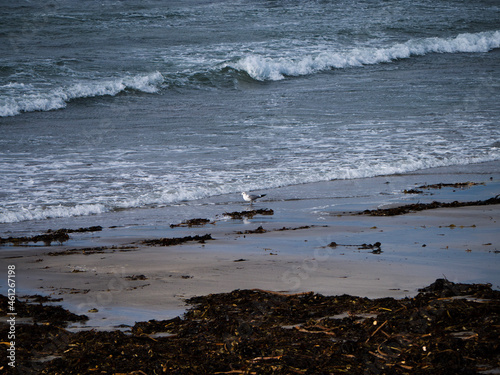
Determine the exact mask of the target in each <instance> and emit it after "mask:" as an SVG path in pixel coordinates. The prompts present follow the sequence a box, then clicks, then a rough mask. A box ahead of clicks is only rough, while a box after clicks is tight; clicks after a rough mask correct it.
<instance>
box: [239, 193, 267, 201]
mask: <svg viewBox="0 0 500 375" xmlns="http://www.w3.org/2000/svg"><path fill="white" fill-rule="evenodd" d="M241 195H242V196H243V199H244V200H246V201H247V202H250V204H252V203H253V202H254V201H255V200H257V199H259V198H262V197H265V196H266V194H248V193H245V192H243V193H241Z"/></svg>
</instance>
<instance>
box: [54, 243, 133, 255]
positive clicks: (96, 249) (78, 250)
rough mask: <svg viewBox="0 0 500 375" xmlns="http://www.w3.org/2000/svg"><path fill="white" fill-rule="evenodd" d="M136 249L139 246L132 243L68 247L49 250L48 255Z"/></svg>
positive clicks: (87, 253) (101, 252)
mask: <svg viewBox="0 0 500 375" xmlns="http://www.w3.org/2000/svg"><path fill="white" fill-rule="evenodd" d="M136 249H137V246H132V245H124V246H116V245H113V246H97V247H83V248H75V249H68V250H63V251H51V252H48V253H47V255H49V256H60V255H74V254H83V255H91V254H104V253H114V252H116V251H120V252H125V251H134V250H136Z"/></svg>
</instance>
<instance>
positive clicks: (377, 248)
mask: <svg viewBox="0 0 500 375" xmlns="http://www.w3.org/2000/svg"><path fill="white" fill-rule="evenodd" d="M327 246H328V247H331V248H332V249H335V248H336V247H338V246H343V247H356V248H357V249H358V250H371V252H372V253H373V254H381V253H382V244H381V243H380V242H375V243H374V244H371V243H370V244H366V243H364V244H361V245H341V244H338V243H336V242H335V241H332V242H330V243H329V244H328V245H327Z"/></svg>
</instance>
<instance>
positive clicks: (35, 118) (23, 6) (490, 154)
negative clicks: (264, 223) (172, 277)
mask: <svg viewBox="0 0 500 375" xmlns="http://www.w3.org/2000/svg"><path fill="white" fill-rule="evenodd" d="M499 99H500V3H499V2H498V1H496V0H478V1H465V0H432V1H430V0H411V1H410V0H398V1H396V0H365V1H345V0H335V1H333V0H331V1H330V0H321V1H320V0H316V1H312V0H311V1H298V0H252V1H250V0H239V1H216V0H187V1H186V0H185V1H174V0H170V1H158V0H145V1H132V0H129V1H115V0H102V1H89V2H78V1H72V0H54V1H48V2H36V1H26V0H19V1H16V2H6V1H3V2H2V11H1V13H0V177H1V178H0V224H2V225H6V224H12V223H21V225H22V223H25V224H26V225H27V226H29V225H30V223H34V222H42V223H43V222H44V221H45V220H48V219H52V218H70V217H82V216H90V215H94V216H95V215H102V214H109V213H113V212H123V211H127V210H131V209H137V208H139V209H153V208H158V207H167V208H168V207H170V206H175V205H179V204H181V203H182V204H189V202H194V201H196V200H199V199H206V198H210V197H225V196H230V195H232V194H235V193H238V192H241V191H267V190H269V189H274V188H280V187H287V186H295V185H300V184H306V183H314V182H322V181H330V180H344V179H359V178H370V177H376V176H383V175H396V174H404V173H411V172H414V171H419V170H424V169H426V168H432V167H447V166H457V165H460V166H464V167H467V166H468V165H472V164H475V163H481V162H488V161H495V160H499V159H500V126H499V125H500V124H499V121H500V105H499V102H500V101H499ZM346 194H349V192H342V195H343V196H345V195H346ZM351 194H356V192H352V193H351ZM219 199H222V200H224V198H219ZM228 199H229V198H228ZM231 199H232V198H231Z"/></svg>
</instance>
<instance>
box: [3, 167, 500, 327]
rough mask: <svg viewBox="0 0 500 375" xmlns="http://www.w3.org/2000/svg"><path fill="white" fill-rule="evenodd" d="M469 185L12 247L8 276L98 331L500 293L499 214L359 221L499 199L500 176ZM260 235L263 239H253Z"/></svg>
mask: <svg viewBox="0 0 500 375" xmlns="http://www.w3.org/2000/svg"><path fill="white" fill-rule="evenodd" d="M440 177H441V179H443V178H444V177H443V176H439V175H438V176H436V175H434V179H439V178H440ZM470 177H471V176H459V177H458V176H457V175H455V176H454V178H455V182H464V181H471V178H470ZM398 178H399V177H397V176H396V177H393V178H390V177H388V178H385V179H384V178H381V179H380V181H377V180H376V179H368V180H365V182H366V181H369V182H371V183H372V184H373V188H374V189H381V188H382V187H383V186H384V185H387V184H386V183H384V182H382V181H383V180H387V181H391V182H392V183H393V186H394V185H395V184H397V183H398ZM451 178H453V177H449V179H451ZM412 179H413V180H414V181H412ZM422 179H423V177H422V176H406V177H405V183H400V184H401V186H407V187H408V188H411V187H412V186H415V184H418V183H419V182H420V181H421V180H422ZM425 179H431V177H429V176H426V177H425ZM472 181H473V182H475V183H477V184H478V185H475V186H469V187H467V188H441V189H437V188H434V189H428V190H426V191H425V192H424V194H420V195H419V196H418V197H417V196H414V195H411V196H410V195H404V196H403V195H401V196H399V197H404V198H403V199H401V198H399V199H395V198H394V197H391V199H390V200H387V199H386V197H385V196H383V195H381V196H382V197H383V202H382V203H383V204H380V202H376V201H375V200H373V201H371V202H369V204H366V205H360V206H359V207H358V206H357V205H355V204H352V202H351V203H350V204H345V205H342V204H332V201H335V202H336V203H338V199H337V200H333V199H331V198H329V197H328V194H329V193H328V191H327V190H328V189H332V185H336V184H338V183H339V182H331V183H330V184H328V183H324V184H319V185H318V184H316V185H315V186H314V187H315V188H317V189H318V191H320V192H322V194H317V196H320V198H318V199H278V198H276V197H277V196H280V194H284V192H283V191H281V192H280V191H276V193H275V195H274V198H273V194H272V193H270V194H268V195H269V197H266V198H268V199H267V200H262V201H261V202H258V203H257V204H255V205H254V207H253V208H255V209H257V208H270V209H272V210H273V211H274V215H256V216H254V217H253V218H245V219H230V218H228V217H225V216H224V215H223V213H224V212H226V211H231V209H232V208H235V207H236V208H238V207H239V208H240V210H248V209H250V207H248V206H243V205H242V204H241V203H237V204H234V205H233V206H230V205H218V204H213V205H210V209H211V210H212V211H211V212H212V213H214V212H218V213H216V214H212V216H211V217H210V223H209V224H205V225H202V226H193V227H185V226H180V227H174V228H170V225H169V224H170V223H162V224H161V225H160V224H159V225H156V226H151V225H149V226H147V227H141V226H137V225H130V226H127V225H122V226H113V227H111V226H104V229H103V231H102V232H91V233H81V234H80V233H78V234H72V235H70V237H71V238H72V239H71V240H70V241H68V242H67V243H65V244H64V245H56V244H53V245H52V246H42V245H40V244H37V246H31V247H23V248H19V247H12V246H4V247H3V248H2V249H1V259H2V260H1V262H2V264H4V265H5V266H4V267H2V268H5V269H6V265H7V264H15V265H16V270H17V272H16V277H17V286H18V291H19V295H22V294H43V295H51V296H53V297H58V298H63V300H62V301H61V302H59V303H60V304H62V305H63V306H64V307H66V308H68V309H70V310H71V311H72V312H74V313H76V314H86V315H87V316H89V318H90V320H89V321H88V322H87V323H86V324H85V326H84V327H86V328H100V329H110V328H113V327H117V326H118V325H122V324H125V325H133V324H134V323H135V322H137V321H147V320H149V319H168V318H172V317H175V316H178V315H181V314H182V313H183V312H184V310H185V308H186V306H185V302H184V301H185V300H186V299H187V298H190V297H194V296H200V295H207V294H210V293H220V292H230V291H232V290H235V289H256V288H257V289H263V290H270V291H279V292H286V293H297V292H306V291H313V292H316V293H321V294H324V295H341V294H350V295H354V296H362V297H365V296H366V297H369V298H377V297H395V298H403V297H406V296H414V295H416V294H417V292H418V291H417V290H418V288H421V287H423V286H425V285H428V284H430V283H431V282H433V281H434V280H435V279H437V278H443V277H445V278H446V279H448V280H450V281H452V282H461V283H491V284H492V286H493V288H494V289H500V275H499V274H498V266H499V265H500V258H499V257H500V254H499V251H500V241H499V240H500V234H499V231H498V227H499V222H500V221H499V220H500V205H488V206H471V207H459V208H440V209H433V210H424V211H420V212H414V213H408V214H405V215H399V216H387V217H385V216H382V217H374V216H368V215H360V214H359V212H360V211H362V210H363V209H365V208H366V207H370V208H376V207H380V206H384V205H387V204H390V205H391V206H394V205H402V204H406V203H407V201H408V200H410V201H415V200H418V201H432V200H439V201H453V200H476V198H477V199H482V198H486V199H487V198H490V197H492V196H495V195H496V194H498V193H499V192H498V191H497V190H498V187H499V186H500V178H499V176H498V174H497V173H496V172H495V173H489V174H484V175H477V176H474V179H473V180H472ZM353 183H356V182H352V181H351V182H346V184H353ZM398 187H399V185H398ZM299 188H300V187H299ZM299 188H296V189H299ZM302 188H304V189H305V188H306V187H305V186H304V187H302ZM309 188H310V187H309ZM284 191H285V192H286V189H284ZM495 191H496V194H494V193H495ZM467 198H469V199H467ZM470 198H472V199H470ZM358 201H361V202H363V198H362V197H361V198H358ZM204 207H205V208H206V205H205V206H201V209H200V211H202V210H203V208H204ZM195 208H196V207H190V208H189V215H190V216H191V218H196V217H198V216H196V215H194V214H193V213H194V212H195V211H196V209H195ZM345 208H347V209H349V211H345ZM164 210H165V209H164ZM160 211H161V210H160V209H159V210H158V212H160ZM203 213H204V212H201V213H200V214H201V215H203ZM157 214H158V215H160V214H159V213H157ZM186 215H187V214H186ZM200 217H201V216H200ZM181 221H182V220H181V219H179V220H178V221H177V222H176V223H180V222H181ZM95 224H96V225H101V223H95ZM167 224H168V225H167ZM259 227H262V229H263V230H264V231H265V233H250V232H252V231H255V230H256V229H257V228H259ZM258 232H262V230H260V231H258ZM205 234H210V235H211V237H212V238H213V240H207V241H204V243H199V242H197V241H190V242H186V243H183V244H180V245H176V246H148V245H145V244H144V243H142V241H144V240H151V239H155V238H162V237H168V238H174V237H175V238H180V237H184V236H196V235H199V236H203V235H205ZM332 243H335V244H336V245H333V244H332ZM376 243H380V245H375V244H376ZM329 245H331V246H329ZM370 245H372V246H370ZM68 250H70V251H68ZM63 252H65V253H63ZM49 253H52V254H50V255H49ZM57 253H63V254H64V255H57ZM54 254H56V255H54ZM68 254H69V255H68ZM2 273H3V270H2ZM2 283H3V282H2ZM2 288H3V284H2ZM75 328H76V329H79V328H82V326H75Z"/></svg>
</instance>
